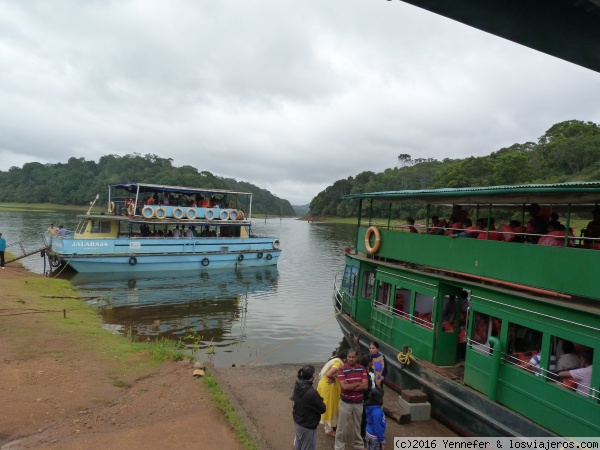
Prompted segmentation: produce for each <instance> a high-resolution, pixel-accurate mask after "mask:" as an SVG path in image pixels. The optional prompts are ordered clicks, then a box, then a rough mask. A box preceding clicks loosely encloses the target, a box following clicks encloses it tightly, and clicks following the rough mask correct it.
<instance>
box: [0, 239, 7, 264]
mask: <svg viewBox="0 0 600 450" xmlns="http://www.w3.org/2000/svg"><path fill="white" fill-rule="evenodd" d="M5 250H6V239H4V238H3V237H2V233H0V268H2V270H4V251H5Z"/></svg>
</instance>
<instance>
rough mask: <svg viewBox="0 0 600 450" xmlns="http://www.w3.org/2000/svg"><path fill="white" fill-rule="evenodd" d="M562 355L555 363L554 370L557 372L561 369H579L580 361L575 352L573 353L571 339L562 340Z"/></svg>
mask: <svg viewBox="0 0 600 450" xmlns="http://www.w3.org/2000/svg"><path fill="white" fill-rule="evenodd" d="M561 348H562V352H563V353H562V355H560V358H558V362H557V363H556V370H558V371H559V372H561V371H563V370H571V369H579V368H580V367H581V361H580V359H579V356H578V355H577V353H575V345H574V344H573V342H571V341H563V342H562V345H561Z"/></svg>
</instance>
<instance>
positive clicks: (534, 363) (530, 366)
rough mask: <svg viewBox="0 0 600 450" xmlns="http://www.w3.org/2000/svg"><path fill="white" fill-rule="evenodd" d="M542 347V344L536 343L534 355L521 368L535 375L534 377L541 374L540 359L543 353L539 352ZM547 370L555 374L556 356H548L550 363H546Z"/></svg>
mask: <svg viewBox="0 0 600 450" xmlns="http://www.w3.org/2000/svg"><path fill="white" fill-rule="evenodd" d="M541 347H542V343H541V342H538V344H537V352H538V353H536V354H535V355H533V356H532V357H531V359H530V360H529V361H528V362H527V363H526V364H523V368H525V369H526V370H528V371H530V372H533V373H535V374H536V375H540V374H541V372H542V363H541V361H542V358H543V357H544V356H543V353H542V352H541V351H540V350H541ZM548 370H549V371H550V372H555V371H556V356H554V355H550V361H549V362H548Z"/></svg>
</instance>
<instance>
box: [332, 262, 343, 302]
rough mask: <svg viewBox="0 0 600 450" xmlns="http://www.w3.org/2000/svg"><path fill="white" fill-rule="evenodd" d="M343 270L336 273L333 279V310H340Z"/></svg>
mask: <svg viewBox="0 0 600 450" xmlns="http://www.w3.org/2000/svg"><path fill="white" fill-rule="evenodd" d="M343 275H344V270H340V271H338V272H337V273H336V274H335V276H334V277H333V295H334V298H335V309H336V310H337V311H341V310H342V304H343V297H344V293H343V292H342V290H341V287H342V280H343Z"/></svg>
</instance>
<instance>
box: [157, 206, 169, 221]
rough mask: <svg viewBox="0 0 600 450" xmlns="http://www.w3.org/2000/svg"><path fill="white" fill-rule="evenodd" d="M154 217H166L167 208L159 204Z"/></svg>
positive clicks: (161, 218)
mask: <svg viewBox="0 0 600 450" xmlns="http://www.w3.org/2000/svg"><path fill="white" fill-rule="evenodd" d="M154 217H156V218H157V219H160V220H163V219H165V218H166V217H167V210H166V209H165V208H163V207H162V206H159V207H158V208H156V211H154Z"/></svg>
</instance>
